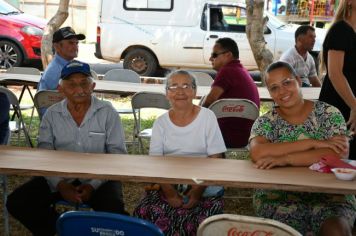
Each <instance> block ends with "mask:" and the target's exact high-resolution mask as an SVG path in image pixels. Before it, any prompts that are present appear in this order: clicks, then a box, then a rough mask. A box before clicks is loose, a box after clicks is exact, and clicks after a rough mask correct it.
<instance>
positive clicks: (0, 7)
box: [0, 0, 20, 14]
mask: <svg viewBox="0 0 356 236" xmlns="http://www.w3.org/2000/svg"><path fill="white" fill-rule="evenodd" d="M14 12H20V11H19V10H18V9H17V8H15V7H13V6H11V5H10V4H8V3H6V2H4V1H2V0H0V14H9V13H14Z"/></svg>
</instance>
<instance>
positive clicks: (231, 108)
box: [222, 105, 245, 112]
mask: <svg viewBox="0 0 356 236" xmlns="http://www.w3.org/2000/svg"><path fill="white" fill-rule="evenodd" d="M244 110H245V106H244V105H226V106H223V108H222V111H223V112H243V111H244Z"/></svg>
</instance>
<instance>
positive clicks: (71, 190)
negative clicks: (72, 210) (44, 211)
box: [57, 180, 82, 203]
mask: <svg viewBox="0 0 356 236" xmlns="http://www.w3.org/2000/svg"><path fill="white" fill-rule="evenodd" d="M57 190H58V191H59V193H60V194H61V196H62V197H63V199H64V200H66V201H68V202H72V203H81V202H82V199H81V197H80V195H79V193H78V192H77V190H76V187H74V186H73V185H72V184H70V183H67V182H65V181H64V180H62V181H61V182H59V183H58V185H57Z"/></svg>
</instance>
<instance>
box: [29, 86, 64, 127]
mask: <svg viewBox="0 0 356 236" xmlns="http://www.w3.org/2000/svg"><path fill="white" fill-rule="evenodd" d="M63 99H64V96H63V94H61V93H60V92H58V91H57V90H41V91H38V92H37V93H36V94H35V97H34V99H33V102H34V104H35V107H36V110H37V113H38V116H39V118H40V121H41V120H42V117H43V115H44V109H47V108H48V107H50V106H52V105H53V104H55V103H57V102H60V101H62V100H63Z"/></svg>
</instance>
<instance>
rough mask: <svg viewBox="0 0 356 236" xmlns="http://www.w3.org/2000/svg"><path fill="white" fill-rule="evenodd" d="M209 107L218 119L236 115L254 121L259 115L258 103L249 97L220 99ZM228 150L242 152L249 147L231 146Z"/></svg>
mask: <svg viewBox="0 0 356 236" xmlns="http://www.w3.org/2000/svg"><path fill="white" fill-rule="evenodd" d="M209 109H210V110H212V111H213V112H214V113H215V115H216V118H217V119H220V118H227V117H235V118H244V119H249V120H253V121H254V120H256V119H257V117H258V116H259V109H258V107H257V105H256V104H255V103H254V102H252V101H250V100H248V99H238V98H226V99H220V100H217V101H215V102H214V103H213V104H211V105H210V106H209ZM236 125H238V124H236ZM228 151H232V152H241V151H248V149H247V147H243V148H229V149H228Z"/></svg>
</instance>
